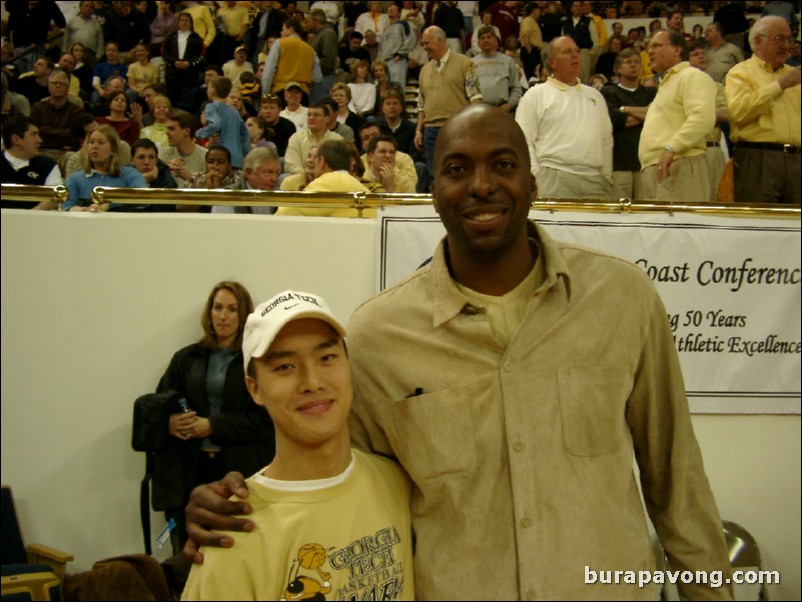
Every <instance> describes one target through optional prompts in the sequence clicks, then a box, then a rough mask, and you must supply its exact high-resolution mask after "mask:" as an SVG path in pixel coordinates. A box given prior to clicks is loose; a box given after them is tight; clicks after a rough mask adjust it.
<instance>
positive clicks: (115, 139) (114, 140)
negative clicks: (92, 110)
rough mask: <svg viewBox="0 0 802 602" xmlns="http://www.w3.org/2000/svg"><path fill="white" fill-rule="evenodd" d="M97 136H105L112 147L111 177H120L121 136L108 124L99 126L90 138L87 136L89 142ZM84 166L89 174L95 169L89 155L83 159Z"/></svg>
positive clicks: (85, 154)
mask: <svg viewBox="0 0 802 602" xmlns="http://www.w3.org/2000/svg"><path fill="white" fill-rule="evenodd" d="M95 134H103V136H104V137H105V138H106V140H107V141H108V143H109V146H111V157H110V158H109V175H110V176H119V175H120V174H121V173H122V167H123V166H122V161H120V135H119V134H118V133H117V130H115V129H114V128H113V127H111V126H110V125H108V124H105V123H104V124H101V125H99V126H97V129H96V130H95V131H94V132H91V133H90V134H89V136H87V138H86V139H87V142H88V141H89V138H91V137H92V136H94V135H95ZM83 166H84V171H85V172H86V173H89V172H90V171H92V170H93V169H94V165H93V164H92V159H90V158H89V153H88V152H87V153H84V157H83Z"/></svg>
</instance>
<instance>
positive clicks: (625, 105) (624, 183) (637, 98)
mask: <svg viewBox="0 0 802 602" xmlns="http://www.w3.org/2000/svg"><path fill="white" fill-rule="evenodd" d="M613 69H614V70H615V73H616V75H617V76H618V84H617V85H615V86H604V87H603V88H602V89H601V94H602V96H604V100H606V101H607V110H608V112H609V113H610V121H611V122H612V124H613V198H614V199H620V198H622V197H626V198H629V199H641V198H643V184H642V182H641V175H640V168H641V165H640V161H639V160H638V144H639V142H640V133H641V131H642V130H643V122H644V120H645V119H646V112H647V111H648V110H649V105H650V104H651V103H652V101H653V100H654V97H655V95H656V94H657V88H655V87H653V86H651V87H646V86H642V85H641V83H640V77H641V73H642V72H643V68H642V63H641V59H640V53H639V52H638V51H637V50H636V49H635V48H624V49H623V50H622V51H621V52H619V53H618V56H616V58H615V66H614V67H613Z"/></svg>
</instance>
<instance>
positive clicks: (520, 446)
mask: <svg viewBox="0 0 802 602" xmlns="http://www.w3.org/2000/svg"><path fill="white" fill-rule="evenodd" d="M512 449H514V450H515V451H517V452H519V451H523V449H524V444H523V441H516V442H515V443H513V444H512Z"/></svg>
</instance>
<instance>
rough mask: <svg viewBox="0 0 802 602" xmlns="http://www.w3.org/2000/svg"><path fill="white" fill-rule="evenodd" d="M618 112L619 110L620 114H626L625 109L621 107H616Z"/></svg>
mask: <svg viewBox="0 0 802 602" xmlns="http://www.w3.org/2000/svg"><path fill="white" fill-rule="evenodd" d="M618 110H619V111H620V112H622V113H624V114H626V112H627V108H626V107H623V106H622V107H618Z"/></svg>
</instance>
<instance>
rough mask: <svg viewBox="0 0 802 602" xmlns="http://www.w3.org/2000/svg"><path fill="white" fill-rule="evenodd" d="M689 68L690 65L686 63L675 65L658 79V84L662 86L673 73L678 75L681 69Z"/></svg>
mask: <svg viewBox="0 0 802 602" xmlns="http://www.w3.org/2000/svg"><path fill="white" fill-rule="evenodd" d="M690 66H691V64H690V63H689V62H688V61H682V62H680V63H677V64H676V65H674V66H673V67H671V69H669V70H668V71H666V72H665V73H663V75H662V76H661V77H660V83H661V84H662V83H663V82H665V81H666V80H668V79H669V78H670V77H671V76H672V75H674V74H675V73H679V72H680V71H682V70H683V69H687V68H688V67H690Z"/></svg>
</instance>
